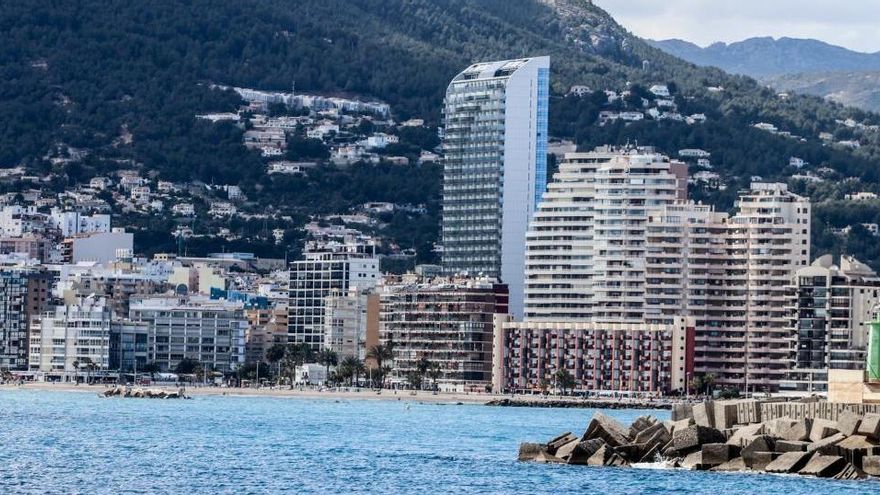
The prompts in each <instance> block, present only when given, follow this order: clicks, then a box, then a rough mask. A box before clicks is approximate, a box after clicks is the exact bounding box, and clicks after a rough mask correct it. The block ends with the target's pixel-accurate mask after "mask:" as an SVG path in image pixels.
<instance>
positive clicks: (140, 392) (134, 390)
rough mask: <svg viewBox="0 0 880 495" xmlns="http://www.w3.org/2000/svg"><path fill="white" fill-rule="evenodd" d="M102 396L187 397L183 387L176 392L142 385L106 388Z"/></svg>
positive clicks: (140, 397)
mask: <svg viewBox="0 0 880 495" xmlns="http://www.w3.org/2000/svg"><path fill="white" fill-rule="evenodd" d="M101 395H102V396H103V397H126V398H135V399H188V398H189V397H187V396H186V394H185V393H184V389H183V387H181V388H179V389H178V390H177V392H167V391H165V390H159V389H153V388H142V387H123V386H116V387H113V388H111V389H107V390H106V391H105V392H104V393H103V394H101Z"/></svg>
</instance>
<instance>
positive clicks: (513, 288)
mask: <svg viewBox="0 0 880 495" xmlns="http://www.w3.org/2000/svg"><path fill="white" fill-rule="evenodd" d="M549 81H550V58H549V57H535V58H526V59H519V60H503V61H496V62H483V63H477V64H473V65H471V66H470V67H468V68H467V69H465V70H463V71H462V72H461V73H459V74H458V75H456V76H455V77H454V78H453V79H452V81H451V82H450V83H449V87H448V88H447V90H446V98H445V100H444V138H443V149H444V162H443V215H442V216H443V220H442V243H443V256H442V258H443V267H444V271H445V273H446V274H447V275H454V274H459V273H463V272H466V273H467V274H469V275H471V276H486V277H492V278H498V279H500V280H501V281H502V282H503V283H505V284H507V285H508V286H509V287H510V296H511V300H510V303H511V304H510V309H511V311H512V313H513V314H514V315H516V316H518V317H520V316H521V315H522V299H523V272H522V267H523V261H524V255H525V252H524V245H523V243H524V240H525V237H526V230H527V227H528V222H529V219H530V218H531V216H532V214H533V213H534V212H535V209H536V208H537V205H538V203H539V202H540V200H541V195H542V193H543V192H544V189H545V187H546V182H547V115H548V111H549Z"/></svg>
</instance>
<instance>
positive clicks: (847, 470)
mask: <svg viewBox="0 0 880 495" xmlns="http://www.w3.org/2000/svg"><path fill="white" fill-rule="evenodd" d="M865 477H866V476H865V472H864V471H862V470H861V469H859V468H857V467H855V466H853V465H852V464H847V465H846V466H844V468H843V470H842V471H840V472H839V473H837V474H836V475H835V476H834V479H836V480H860V479H862V478H865Z"/></svg>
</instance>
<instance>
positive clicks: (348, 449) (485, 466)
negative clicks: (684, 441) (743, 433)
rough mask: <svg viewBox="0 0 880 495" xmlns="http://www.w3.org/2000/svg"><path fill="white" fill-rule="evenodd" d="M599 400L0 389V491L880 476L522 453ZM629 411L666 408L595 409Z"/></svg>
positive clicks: (816, 484)
mask: <svg viewBox="0 0 880 495" xmlns="http://www.w3.org/2000/svg"><path fill="white" fill-rule="evenodd" d="M594 412H595V411H592V410H589V409H543V408H515V407H488V406H482V405H454V404H448V405H443V404H427V403H419V402H416V401H408V400H405V398H404V397H402V398H401V400H399V401H393V400H392V401H387V400H383V401H379V400H333V399H317V400H315V399H302V398H269V397H232V396H225V397H224V396H210V397H196V398H194V399H192V400H151V399H120V398H109V399H104V398H99V397H98V396H97V394H96V393H95V394H92V393H81V392H47V391H33V390H4V391H0V494H154V493H156V494H178V493H180V494H187V495H196V494H227V493H228V494H271V493H297V494H303V493H318V494H348V493H372V494H416V493H418V494H434V493H486V494H489V493H492V494H494V493H499V494H508V493H517V494H518V493H523V494H544V493H547V494H554V495H559V494H567V493H582V494H597V495H606V494H608V495H617V494H659V493H706V494H714V495H718V494H737V493H742V494H748V495H755V494H770V493H780V494H786V495H795V494H818V493H827V494H835V495H837V494H849V493H859V494H878V493H880V481H871V480H869V481H847V482H841V481H829V480H820V479H814V478H803V477H798V476H778V475H768V474H744V473H711V472H691V471H682V470H672V469H633V468H594V467H585V466H565V465H543V464H531V463H520V462H517V460H516V455H517V447H518V445H519V443H520V442H524V441H542V442H543V441H547V440H548V439H550V438H552V437H554V436H556V435H557V434H559V433H562V432H565V431H573V432H577V433H581V432H582V431H583V430H584V429H585V428H586V426H587V423H588V421H589V420H590V417H591V416H592V414H593V413H594ZM605 412H606V413H607V414H610V415H612V416H614V417H616V418H618V419H619V420H621V421H624V422H629V421H631V420H633V419H635V418H636V417H638V416H639V415H642V414H651V415H654V416H655V417H657V418H660V419H666V418H668V412H667V411H646V410H611V411H605Z"/></svg>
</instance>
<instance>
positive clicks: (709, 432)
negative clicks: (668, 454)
mask: <svg viewBox="0 0 880 495" xmlns="http://www.w3.org/2000/svg"><path fill="white" fill-rule="evenodd" d="M722 442H724V435H723V434H722V433H721V432H720V431H718V430H716V429H715V428H708V427H706V426H700V425H692V426H688V427H687V428H685V429H683V430H678V429H676V431H675V432H674V433H673V434H672V446H673V447H674V448H675V450H677V451H678V452H679V453H680V454H689V453H691V452H694V451H697V450H700V446H701V445H703V444H705V443H722Z"/></svg>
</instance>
